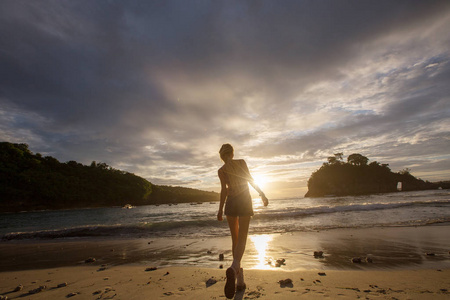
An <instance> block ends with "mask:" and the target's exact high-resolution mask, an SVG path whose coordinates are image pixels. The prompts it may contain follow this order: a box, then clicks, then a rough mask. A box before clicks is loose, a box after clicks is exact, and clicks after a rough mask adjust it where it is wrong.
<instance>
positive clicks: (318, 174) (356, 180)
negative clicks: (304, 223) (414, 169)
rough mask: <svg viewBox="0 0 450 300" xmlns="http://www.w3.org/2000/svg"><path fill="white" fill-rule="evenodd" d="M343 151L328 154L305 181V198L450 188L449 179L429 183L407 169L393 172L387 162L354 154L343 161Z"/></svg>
mask: <svg viewBox="0 0 450 300" xmlns="http://www.w3.org/2000/svg"><path fill="white" fill-rule="evenodd" d="M342 157H343V153H336V154H334V156H331V157H328V162H325V163H324V164H323V165H322V166H321V167H320V169H319V170H317V171H315V172H313V173H312V174H311V177H310V178H309V180H308V192H307V193H306V195H305V197H324V196H331V195H333V196H350V195H368V194H377V193H391V192H396V191H398V190H402V191H417V190H430V189H438V188H444V189H445V188H450V182H448V181H446V182H436V183H433V182H429V181H423V180H422V179H417V178H416V177H414V176H413V175H411V173H410V170H409V169H404V170H402V171H400V172H398V173H394V172H392V171H391V169H390V168H389V164H381V163H379V162H377V161H373V162H371V163H368V162H369V159H368V158H367V157H365V156H363V155H361V154H358V153H354V154H351V155H350V156H348V158H347V162H344V161H343V158H342Z"/></svg>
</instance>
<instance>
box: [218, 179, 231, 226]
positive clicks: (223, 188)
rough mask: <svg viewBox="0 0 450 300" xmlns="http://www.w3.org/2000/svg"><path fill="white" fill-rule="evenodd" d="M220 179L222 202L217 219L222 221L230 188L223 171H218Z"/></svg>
mask: <svg viewBox="0 0 450 300" xmlns="http://www.w3.org/2000/svg"><path fill="white" fill-rule="evenodd" d="M218 174H219V179H220V186H221V189H220V203H219V212H218V213H217V220H219V221H222V220H223V206H224V204H225V199H226V198H227V196H228V188H227V184H226V183H225V180H224V178H223V174H222V172H220V170H219V172H218Z"/></svg>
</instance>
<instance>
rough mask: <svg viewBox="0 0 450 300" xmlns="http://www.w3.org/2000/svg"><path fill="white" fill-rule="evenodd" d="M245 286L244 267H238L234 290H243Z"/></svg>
mask: <svg viewBox="0 0 450 300" xmlns="http://www.w3.org/2000/svg"><path fill="white" fill-rule="evenodd" d="M246 288H247V286H246V285H245V282H244V269H242V268H240V269H239V273H238V274H237V282H236V290H237V291H243V290H245V289H246Z"/></svg>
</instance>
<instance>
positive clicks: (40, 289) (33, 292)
mask: <svg viewBox="0 0 450 300" xmlns="http://www.w3.org/2000/svg"><path fill="white" fill-rule="evenodd" d="M46 288H47V286H45V285H41V286H40V287H38V288H37V289H34V290H29V291H28V294H37V293H40V292H42V291H43V290H45V289H46Z"/></svg>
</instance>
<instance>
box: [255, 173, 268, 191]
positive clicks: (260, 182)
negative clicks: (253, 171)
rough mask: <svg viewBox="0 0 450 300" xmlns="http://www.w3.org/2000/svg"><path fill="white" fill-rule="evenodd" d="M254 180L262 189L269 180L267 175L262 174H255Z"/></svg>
mask: <svg viewBox="0 0 450 300" xmlns="http://www.w3.org/2000/svg"><path fill="white" fill-rule="evenodd" d="M253 180H254V181H255V183H256V184H257V185H258V186H259V187H260V188H261V189H263V188H264V187H265V186H266V183H267V182H268V181H267V177H265V176H263V175H260V174H257V175H255V176H253Z"/></svg>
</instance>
